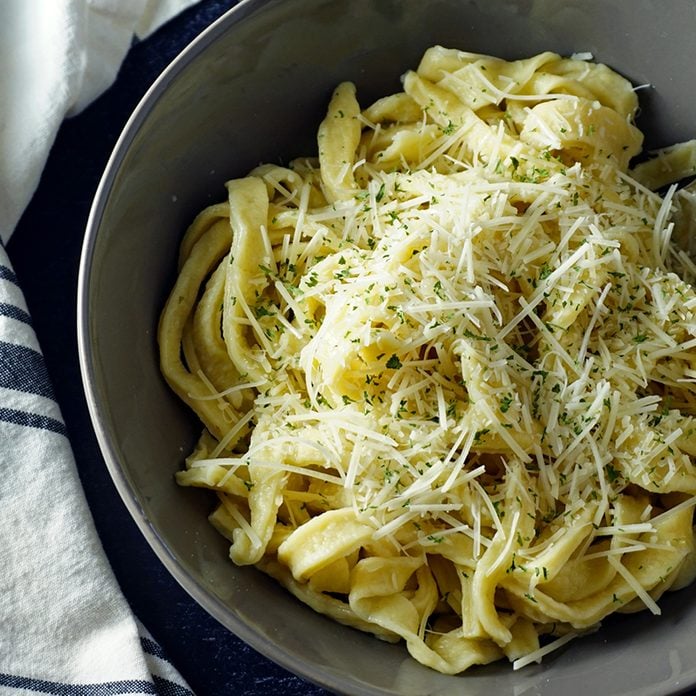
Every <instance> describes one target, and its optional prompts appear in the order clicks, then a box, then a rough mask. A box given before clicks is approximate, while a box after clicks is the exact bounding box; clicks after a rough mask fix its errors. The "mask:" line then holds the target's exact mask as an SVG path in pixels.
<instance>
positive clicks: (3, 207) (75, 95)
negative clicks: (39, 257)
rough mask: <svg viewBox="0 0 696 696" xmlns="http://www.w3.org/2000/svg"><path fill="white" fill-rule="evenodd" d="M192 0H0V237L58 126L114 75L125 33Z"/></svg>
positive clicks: (144, 31)
mask: <svg viewBox="0 0 696 696" xmlns="http://www.w3.org/2000/svg"><path fill="white" fill-rule="evenodd" d="M195 2H196V0H0V66H1V67H2V70H0V240H2V241H3V242H5V243H6V242H7V240H8V239H9V238H10V235H11V234H12V231H13V230H14V228H15V226H16V225H17V222H18V221H19V218H20V216H21V214H22V212H23V211H24V208H25V207H26V205H27V203H28V202H29V200H30V199H31V196H32V194H33V193H34V191H35V189H36V187H37V185H38V182H39V178H40V176H41V171H42V170H43V167H44V164H45V163H46V159H47V157H48V152H49V150H50V148H51V145H52V144H53V141H54V139H55V136H56V133H57V132H58V128H59V126H60V124H61V122H62V121H63V119H64V118H65V117H66V116H70V115H74V114H76V113H78V112H79V111H81V110H82V109H83V108H84V107H85V106H87V104H89V103H90V102H91V101H92V100H93V99H94V98H95V97H97V96H98V95H99V94H101V93H102V92H103V91H104V90H105V89H106V88H107V87H108V86H109V85H111V83H112V82H113V81H114V79H115V77H116V74H117V73H118V69H119V67H120V65H121V62H122V61H123V58H124V56H125V55H126V52H127V51H128V49H129V48H130V45H131V42H132V40H133V36H137V37H138V38H144V37H146V36H148V35H149V34H150V33H151V32H153V31H154V30H155V29H157V28H158V27H159V26H160V25H161V24H163V23H164V22H165V21H166V20H167V19H169V18H171V17H172V16H174V15H175V14H177V13H178V12H179V11H180V10H182V9H183V8H184V7H187V6H189V5H193V4H194V3H195Z"/></svg>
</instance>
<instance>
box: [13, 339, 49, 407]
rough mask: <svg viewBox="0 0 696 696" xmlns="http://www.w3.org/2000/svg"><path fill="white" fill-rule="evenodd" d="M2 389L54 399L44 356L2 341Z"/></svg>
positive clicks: (31, 349)
mask: <svg viewBox="0 0 696 696" xmlns="http://www.w3.org/2000/svg"><path fill="white" fill-rule="evenodd" d="M0 387H5V388H6V389H15V390H17V391H23V392H29V393H30V394H38V395H39V396H44V397H46V398H47V399H52V398H53V389H52V387H51V381H50V379H49V378H48V372H47V370H46V364H45V363H44V359H43V355H41V353H38V352H37V351H35V350H34V349H33V348H27V347H26V346H20V345H16V344H15V343H5V342H4V341H0Z"/></svg>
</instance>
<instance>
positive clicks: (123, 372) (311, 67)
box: [78, 0, 696, 694]
mask: <svg viewBox="0 0 696 696" xmlns="http://www.w3.org/2000/svg"><path fill="white" fill-rule="evenodd" d="M695 23H696V9H695V7H694V5H693V3H692V2H691V1H690V0H673V1H672V2H671V3H670V11H669V12H666V11H665V10H664V5H663V4H662V3H660V2H658V1H657V0H654V1H653V2H650V1H648V0H634V2H631V3H628V2H625V0H564V1H561V0H516V1H512V0H495V1H494V0H411V1H408V0H407V1H404V0H380V1H377V0H353V2H351V3H342V2H335V1H333V0H293V1H292V2H289V1H286V2H282V1H271V2H262V1H256V0H245V2H242V3H241V4H240V5H239V6H237V7H236V8H235V9H234V10H232V11H231V12H230V13H228V14H227V15H226V16H225V17H223V18H222V19H221V20H220V21H219V22H217V23H216V24H215V25H213V27H211V28H210V29H209V30H208V31H207V32H205V33H204V34H203V35H202V36H201V37H199V39H198V40H197V41H196V42H194V44H192V46H190V47H189V48H188V49H187V50H186V51H185V52H184V53H183V54H182V55H181V56H180V57H179V59H177V61H175V63H174V64H173V65H172V66H171V67H170V68H169V69H168V71H166V72H165V74H164V75H163V76H162V78H161V79H160V80H159V81H158V82H157V83H156V85H155V86H154V87H153V89H152V90H150V92H149V93H148V95H147V96H146V97H145V99H144V100H143V102H142V104H141V105H140V107H139V108H138V110H137V111H136V113H135V114H134V116H133V118H132V119H131V121H130V122H129V124H128V126H127V127H126V130H125V131H124V134H123V135H122V138H121V140H120V141H119V144H118V146H117V148H116V150H115V152H114V155H113V157H112V159H111V161H110V164H109V166H108V169H107V171H106V173H105V175H104V179H103V181H102V184H101V186H100V189H99V192H98V194H97V198H96V200H95V203H94V207H93V211H92V216H91V218H90V223H89V227H88V232H87V237H86V241H85V247H84V253H83V260H82V268H81V278H80V298H79V313H80V316H79V321H78V323H79V327H80V351H81V361H82V367H83V376H84V380H85V386H86V391H87V396H88V401H89V404H90V410H91V413H92V417H93V421H94V425H95V429H96V431H97V435H98V437H99V440H100V444H101V447H102V450H103V453H104V457H105V459H106V462H107V464H108V466H109V468H110V471H111V473H112V475H113V477H114V480H115V483H116V485H117V487H118V488H119V491H120V492H121V494H122V496H123V498H124V501H125V503H126V505H127V506H128V507H129V509H130V511H131V513H132V514H133V516H134V518H135V519H136V521H137V523H138V524H139V526H140V528H141V529H142V531H143V533H144V534H145V536H146V537H147V538H148V540H149V542H150V543H151V544H152V546H153V548H154V549H155V551H156V553H157V554H158V555H159V557H160V558H161V559H162V561H163V562H164V563H165V565H166V566H167V567H168V568H169V570H170V571H171V572H172V573H173V575H174V576H175V577H176V578H177V579H178V580H179V582H180V583H181V584H182V585H183V586H184V587H185V588H186V589H187V590H188V591H189V592H190V593H191V594H192V595H193V596H194V597H195V598H196V599H197V600H198V601H199V602H200V603H201V604H202V605H203V606H204V607H205V608H206V609H207V610H208V611H209V612H211V614H213V615H214V616H215V617H216V618H217V619H218V620H220V621H221V622H222V623H223V624H224V625H226V626H227V627H228V628H230V629H231V630H232V631H234V632H235V633H237V634H238V635H239V636H240V637H241V638H242V639H244V640H246V641H247V642H248V643H250V644H251V645H252V646H253V647H255V648H256V649H258V650H260V651H261V652H263V653H265V654H266V655H268V656H269V657H271V658H272V659H274V660H276V661H278V662H280V663H281V664H283V665H284V666H286V667H288V668H289V669H292V670H294V671H296V672H298V673H300V674H302V675H303V676H305V677H306V678H309V679H311V680H313V681H316V682H318V683H321V684H323V685H325V686H327V687H328V688H330V689H333V690H335V691H339V692H346V693H352V694H397V693H398V694H423V693H429V694H449V693H458V694H490V693H495V694H507V693H510V694H512V693H514V694H523V693H534V694H550V693H559V692H561V691H562V692H564V693H568V694H573V693H580V692H582V693H586V692H592V691H593V690H594V691H595V692H597V693H617V694H618V693H623V694H629V693H631V694H638V693H641V694H647V693H664V692H667V691H673V690H677V689H679V688H683V687H686V686H688V685H689V684H693V683H696V642H695V641H694V640H693V632H694V630H695V629H696V602H693V601H692V600H693V597H694V590H684V591H681V592H679V593H676V594H674V595H672V596H669V597H667V598H665V599H664V600H663V602H662V605H663V615H662V616H661V617H659V618H655V617H652V616H649V615H647V614H641V615H634V616H628V617H618V618H616V619H612V620H610V621H607V624H606V626H605V627H604V628H603V630H602V631H601V632H599V633H597V634H594V635H592V636H588V637H586V638H583V639H582V640H578V641H576V642H574V643H572V644H571V645H570V646H569V647H568V648H567V649H563V650H562V651H559V652H558V653H557V654H554V655H552V656H550V657H548V658H546V659H545V661H544V662H543V663H542V664H541V665H538V666H530V667H527V668H525V669H524V670H522V671H520V672H517V673H513V672H512V671H511V668H510V666H509V665H507V664H499V665H492V666H489V667H486V668H481V669H474V670H471V671H470V672H469V673H467V674H466V676H464V677H447V676H443V675H440V674H437V673H435V672H432V671H430V670H428V669H426V668H425V667H421V666H420V665H417V664H416V663H415V662H413V661H412V660H411V659H410V658H409V657H408V655H407V653H406V650H405V648H404V647H403V646H392V645H387V644H384V643H381V642H379V641H377V640H376V639H374V638H372V637H369V636H366V635H362V634H360V633H358V632H357V631H353V630H351V629H347V628H344V627H342V626H339V625H337V624H334V623H333V622H332V621H329V620H327V619H324V618H323V617H321V616H319V615H317V614H315V613H314V612H313V611H311V610H310V609H308V608H305V607H304V606H302V605H300V604H299V603H298V602H297V601H296V600H294V599H293V598H292V597H290V596H289V595H288V594H286V593H285V592H284V591H283V590H281V589H279V588H278V587H277V586H276V585H275V583H274V582H273V581H271V580H269V579H268V578H266V577H265V576H264V575H262V574H261V573H259V572H257V571H256V570H254V569H250V568H236V567H235V566H233V565H232V563H231V562H230V561H229V560H228V558H227V543H226V542H225V541H224V540H223V539H222V538H221V537H219V536H218V535H217V533H216V532H214V530H213V529H212V528H211V527H210V526H209V525H208V523H207V521H206V514H207V512H208V511H209V501H208V499H207V498H206V496H205V495H204V494H202V493H201V492H200V491H193V490H190V489H181V488H178V487H177V486H176V485H175V483H174V481H173V473H174V472H175V471H176V470H177V469H178V468H180V466H181V464H182V461H183V457H184V456H185V455H186V454H187V453H188V451H189V449H190V447H191V445H192V442H193V441H194V438H195V436H196V434H197V432H198V426H197V425H196V424H195V422H194V420H193V419H192V417H191V416H190V415H189V414H188V413H187V411H186V409H185V408H184V407H183V406H182V405H181V404H180V403H179V401H178V400H177V399H176V398H175V397H174V396H173V395H172V394H171V393H170V391H169V390H168V388H167V387H166V385H165V384H164V382H163V380H162V379H161V377H160V373H159V369H158V361H157V349H156V326H157V321H158V317H159V313H160V311H161V309H162V306H163V303H164V300H165V297H166V294H167V292H168V290H169V288H170V287H171V284H172V283H173V279H174V266H175V258H176V253H177V247H178V243H179V240H180V238H181V235H182V234H183V231H184V229H185V228H186V226H187V224H188V223H189V222H190V220H191V219H192V217H193V215H194V214H195V213H196V212H198V211H199V210H200V209H201V208H203V207H204V206H205V205H207V204H209V203H211V202H216V201H218V200H222V199H224V196H225V190H224V188H223V183H224V181H226V180H227V179H229V178H232V177H236V176H243V175H244V174H246V172H247V171H248V170H249V169H251V168H252V167H253V166H255V165H256V164H258V163H260V162H284V161H287V160H288V159H291V158H292V157H294V156H298V155H307V154H313V153H315V152H316V145H315V134H316V128H317V125H318V123H319V121H320V119H321V117H322V115H323V111H324V109H325V107H326V104H327V101H328V97H329V95H330V94H331V91H332V89H333V87H334V86H335V85H336V84H337V83H338V82H340V81H342V80H352V81H353V82H355V83H356V85H357V89H358V97H359V99H360V101H361V103H362V104H363V105H367V104H368V103H369V102H370V101H372V100H373V99H375V98H377V97H379V96H381V95H383V94H387V93H391V92H394V91H396V90H398V89H399V76H400V75H401V74H402V73H403V72H404V71H405V70H406V69H407V68H410V67H415V65H416V64H417V62H418V59H419V57H420V55H421V54H422V52H423V51H424V50H425V49H426V48H427V47H428V46H430V45H433V44H441V45H445V46H449V47H456V48H461V49H463V50H468V51H474V52H482V53H490V54H493V55H498V56H501V57H504V58H517V57H526V56H529V55H532V54H534V53H537V52H540V51H543V50H552V51H557V52H559V53H561V54H564V55H569V54H571V53H573V52H580V51H582V52H585V51H589V52H591V53H592V54H593V55H594V56H595V58H596V59H597V60H599V61H602V62H605V63H607V64H609V65H610V66H612V67H614V68H615V69H617V70H618V71H619V72H622V73H623V74H624V75H626V76H627V77H628V78H630V79H631V80H632V81H633V82H634V84H641V85H643V84H644V85H650V86H649V87H646V88H645V89H643V90H642V91H641V103H642V113H641V117H640V123H639V125H640V126H641V127H642V128H643V130H644V131H646V133H647V145H648V147H654V146H658V145H664V144H669V143H672V142H675V141H678V140H684V139H687V138H689V137H693V136H694V128H693V124H695V123H696V100H694V99H693V96H692V85H693V84H694V83H695V82H696V42H694V41H693V33H692V32H693V27H694V25H695Z"/></svg>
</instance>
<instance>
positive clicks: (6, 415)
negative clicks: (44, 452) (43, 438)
mask: <svg viewBox="0 0 696 696" xmlns="http://www.w3.org/2000/svg"><path fill="white" fill-rule="evenodd" d="M0 421H5V423H12V424H13V425H23V426H24V427H25V428H38V429H40V430H50V431H51V432H53V433H58V434H59V435H64V436H65V437H67V436H68V431H67V429H66V428H65V425H64V424H63V423H61V422H60V421H59V420H56V419H55V418H50V417H49V416H40V415H39V414H38V413H29V412H28V411H17V410H16V409H14V408H5V407H3V406H0Z"/></svg>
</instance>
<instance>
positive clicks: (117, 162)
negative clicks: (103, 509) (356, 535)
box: [77, 0, 696, 696]
mask: <svg viewBox="0 0 696 696" xmlns="http://www.w3.org/2000/svg"><path fill="white" fill-rule="evenodd" d="M273 4H277V0H239V1H238V2H237V3H236V4H235V5H234V6H233V7H231V8H230V9H228V10H226V11H225V12H224V13H223V14H222V15H221V16H220V17H218V18H217V19H216V20H214V21H213V22H212V23H211V24H210V25H209V26H208V27H206V28H205V29H203V30H202V31H201V32H200V33H199V34H198V35H197V36H195V37H194V38H193V39H192V40H191V41H190V42H189V43H188V44H187V45H186V46H185V47H184V48H183V49H181V50H180V51H179V53H178V54H177V55H176V56H175V57H174V58H173V59H172V60H171V61H170V62H169V63H168V65H167V66H166V67H165V68H164V70H163V71H162V72H161V73H160V75H159V76H158V77H157V78H156V79H155V81H154V82H153V83H152V85H151V86H150V87H149V88H148V89H147V90H146V91H145V93H144V94H143V96H142V97H141V98H140V100H139V101H138V104H137V105H136V107H135V108H134V110H133V111H132V113H131V115H130V116H129V118H128V119H127V121H126V122H125V125H124V126H123V128H122V130H121V133H120V135H119V137H118V139H117V141H116V144H115V145H114V147H113V149H112V151H111V154H110V156H109V159H108V161H107V164H106V166H105V169H104V172H103V174H102V176H101V178H100V181H99V184H98V187H97V189H96V192H95V194H94V197H93V202H92V205H91V207H90V211H89V216H88V219H87V223H86V227H85V236H84V241H83V244H82V250H81V255H80V261H79V270H78V278H77V347H78V359H79V366H80V375H81V380H82V388H83V392H84V394H85V398H86V402H87V407H88V412H89V416H90V421H91V424H92V428H93V430H94V432H95V435H96V439H97V442H98V445H99V449H100V452H101V455H102V458H103V460H104V462H105V464H106V467H107V470H108V472H109V474H110V477H111V479H112V481H113V483H114V486H115V487H116V490H117V492H118V494H119V496H120V498H121V500H122V501H123V504H124V505H125V507H126V509H127V510H128V512H129V514H130V516H131V518H132V519H133V521H134V522H135V524H136V526H137V527H138V529H139V531H140V532H141V533H142V535H143V536H144V538H145V540H146V541H147V543H148V545H149V546H150V548H151V549H152V550H153V552H154V553H155V555H156V556H157V558H158V560H159V561H160V562H161V563H162V564H163V566H164V567H165V568H166V569H167V571H168V572H169V574H170V575H171V576H172V577H173V578H174V580H175V581H176V582H177V583H178V584H179V585H180V586H181V587H182V588H183V589H184V591H186V592H187V594H188V595H189V596H190V597H191V598H192V599H193V600H194V601H195V602H196V603H197V604H198V605H199V606H200V607H201V608H202V609H203V610H204V611H206V613H208V614H209V615H210V616H212V617H213V618H214V619H215V620H217V621H218V622H219V623H220V624H221V625H222V626H223V627H225V628H226V629H227V630H229V631H230V632H232V633H233V634H234V635H235V636H237V637H238V638H239V639H240V640H242V641H243V642H245V643H246V644H248V645H249V646H251V647H252V648H253V649H255V650H256V651H258V652H259V653H261V654H262V655H263V656H265V657H266V658H268V659H269V660H271V661H273V662H275V663H276V664H278V665H280V666H281V667H283V668H284V669H286V670H288V671H289V672H291V673H293V674H295V675H298V676H299V677H301V678H303V679H306V680H308V681H310V682H313V683H315V684H317V685H319V686H322V687H324V688H327V689H330V690H331V691H333V692H336V693H349V694H353V695H355V696H376V694H385V695H386V694H389V695H391V696H393V692H392V691H386V690H384V689H382V688H380V687H378V686H375V685H370V686H369V688H366V687H365V685H364V684H363V683H361V682H360V681H359V680H357V679H353V678H351V677H350V676H346V677H342V676H341V675H339V674H336V673H334V672H332V671H331V670H328V669H322V667H321V665H319V664H317V663H312V662H308V661H304V660H303V661H298V660H297V659H296V657H295V655H293V653H292V652H290V651H289V650H287V649H285V648H283V647H281V646H280V645H279V644H278V643H275V642H273V641H272V640H270V639H268V638H265V637H264V636H263V635H262V634H261V633H259V632H258V631H257V630H256V629H254V628H253V627H252V626H250V625H249V624H247V623H246V622H245V621H243V620H242V619H240V618H239V617H237V616H236V615H235V614H234V613H233V612H232V611H230V608H229V607H228V605H227V604H225V603H224V602H223V601H222V600H221V599H219V598H218V597H217V596H216V595H215V594H213V593H210V592H208V591H206V590H205V589H204V588H203V587H202V586H201V585H200V584H199V583H198V582H197V581H196V580H195V579H194V578H193V576H192V575H191V574H190V573H189V572H188V571H187V569H186V568H185V567H184V565H183V564H182V563H181V562H180V560H179V559H178V558H177V557H176V556H175V555H174V553H173V551H172V549H171V548H170V547H169V545H168V544H167V543H166V542H165V540H164V539H163V538H162V537H161V536H160V534H159V533H158V531H157V529H156V528H155V526H154V525H153V524H152V523H151V522H150V520H149V519H148V516H147V515H146V513H145V511H144V510H143V508H142V506H141V505H140V503H139V500H138V496H137V494H136V491H135V490H134V488H133V487H132V486H131V484H130V482H129V481H128V479H127V477H126V475H125V473H124V471H123V469H122V468H121V466H120V464H119V457H118V455H117V453H116V450H115V447H114V446H113V444H112V442H111V438H110V437H109V435H108V432H107V428H106V425H105V422H104V420H103V414H102V413H101V412H100V408H99V405H98V404H99V398H98V392H99V389H98V388H97V370H96V368H95V352H94V350H93V347H92V344H91V332H90V323H91V322H90V292H89V291H90V280H91V277H92V272H93V261H94V252H95V246H96V243H97V237H98V232H99V228H100V226H101V222H102V219H103V216H104V212H105V209H106V207H107V203H108V200H109V196H110V194H111V192H112V189H113V185H114V183H115V180H116V178H117V176H118V173H119V171H120V168H121V166H122V164H123V162H124V159H125V158H126V156H127V153H128V149H129V147H130V146H131V144H132V143H133V141H134V140H135V138H136V137H137V135H138V133H139V131H140V129H141V127H142V126H143V124H144V122H145V120H146V119H147V117H148V116H149V114H150V113H151V111H152V110H153V108H154V106H155V104H156V102H157V100H158V99H159V97H160V96H162V94H163V93H164V92H165V91H166V90H167V89H168V88H169V86H170V85H171V84H172V83H173V82H174V81H175V80H176V78H177V77H178V76H179V75H180V74H181V73H182V72H183V71H184V70H185V69H186V68H187V67H188V65H189V64H190V63H191V62H192V61H193V60H195V59H196V58H197V57H198V56H199V55H200V54H201V53H203V52H204V51H205V50H206V49H207V48H208V47H209V46H210V45H212V44H213V43H214V42H215V41H217V40H218V39H219V38H220V37H221V36H222V35H223V34H225V33H226V32H227V31H228V30H229V29H230V27H232V26H233V25H235V24H237V23H238V22H240V21H242V20H243V19H245V18H247V17H249V16H251V15H253V14H255V13H256V12H258V11H260V10H262V9H263V8H264V7H266V6H269V5H273ZM682 676H683V675H682ZM694 684H696V681H692V680H689V679H688V678H687V679H686V680H685V681H684V683H679V681H676V682H673V684H672V685H673V686H674V687H675V688H676V690H675V691H673V692H672V693H675V694H676V693H683V692H684V691H686V690H688V689H690V688H693V685H694Z"/></svg>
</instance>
